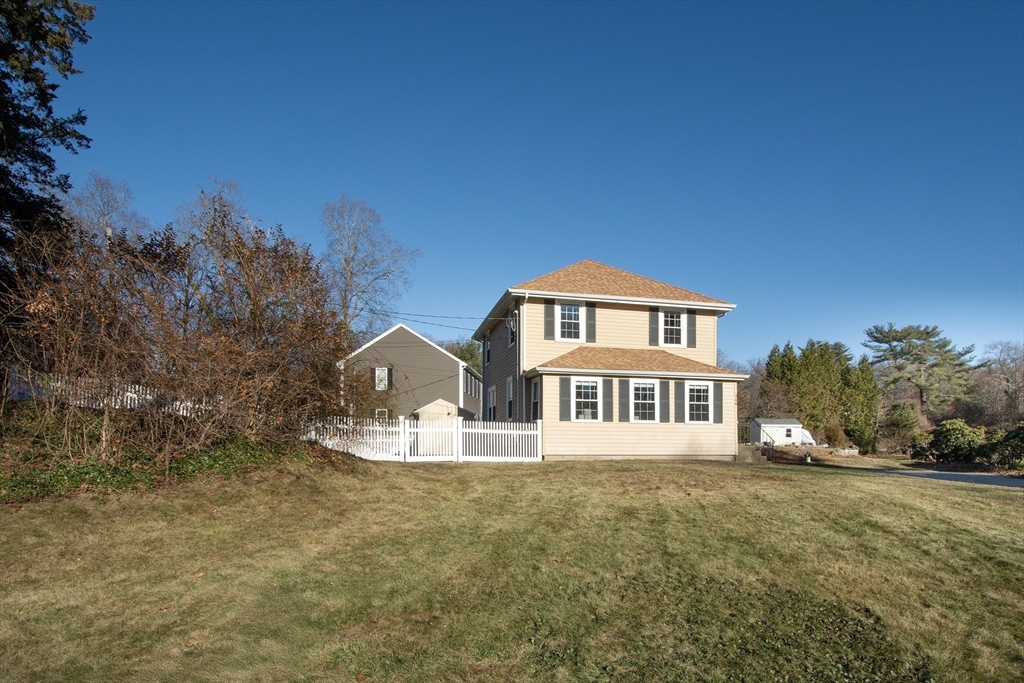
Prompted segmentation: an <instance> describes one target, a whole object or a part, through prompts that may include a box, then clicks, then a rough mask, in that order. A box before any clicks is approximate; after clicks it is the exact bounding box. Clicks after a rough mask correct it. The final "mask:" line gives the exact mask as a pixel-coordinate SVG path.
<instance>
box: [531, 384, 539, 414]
mask: <svg viewBox="0 0 1024 683" xmlns="http://www.w3.org/2000/svg"><path fill="white" fill-rule="evenodd" d="M530 419H531V420H533V421H534V422H536V421H537V420H539V419H540V379H534V380H532V381H531V382H530Z"/></svg>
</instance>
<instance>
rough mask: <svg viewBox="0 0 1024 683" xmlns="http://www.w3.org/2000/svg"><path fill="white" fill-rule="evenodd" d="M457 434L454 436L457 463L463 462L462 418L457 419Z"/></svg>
mask: <svg viewBox="0 0 1024 683" xmlns="http://www.w3.org/2000/svg"><path fill="white" fill-rule="evenodd" d="M454 427H455V434H454V435H453V438H454V443H453V444H452V445H453V446H454V450H455V462H462V418H461V417H457V418H455V425H454Z"/></svg>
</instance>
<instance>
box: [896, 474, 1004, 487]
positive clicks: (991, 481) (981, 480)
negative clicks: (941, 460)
mask: <svg viewBox="0 0 1024 683" xmlns="http://www.w3.org/2000/svg"><path fill="white" fill-rule="evenodd" d="M883 471H884V472H885V473H886V474H898V475H900V476H902V477H917V478H918V479H939V480H941V481H956V482H960V483H961V484H987V485H988V486H1011V487H1015V488H1024V477H1006V476H1003V475H1001V474H987V473H985V472H930V471H928V472H914V471H910V470H883Z"/></svg>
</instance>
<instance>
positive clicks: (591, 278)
mask: <svg viewBox="0 0 1024 683" xmlns="http://www.w3.org/2000/svg"><path fill="white" fill-rule="evenodd" d="M512 289H528V290H534V291H541V292H565V293H566V294H598V295H602V296H622V297H636V298H638V299H667V300H670V301H692V302H703V303H709V304H724V303H725V302H724V301H722V300H720V299H712V298H711V297H709V296H704V295H703V294H697V293H696V292H691V291H689V290H686V289H682V288H681V287H676V286H675V285H670V284H666V283H664V282H658V281H657V280H652V279H651V278H648V277H644V276H642V275H637V274H636V273H630V272H628V271H625V270H621V269H619V268H613V267H612V266H608V265H605V264H603V263H598V262H597V261H591V260H590V259H586V260H584V261H580V262H579V263H574V264H572V265H571V266H566V267H565V268H561V269H559V270H556V271H554V272H553V273H548V274H547V275H541V276H540V277H536V278H534V279H532V280H527V281H526V282H524V283H522V284H521V285H516V286H515V287H513V288H512Z"/></svg>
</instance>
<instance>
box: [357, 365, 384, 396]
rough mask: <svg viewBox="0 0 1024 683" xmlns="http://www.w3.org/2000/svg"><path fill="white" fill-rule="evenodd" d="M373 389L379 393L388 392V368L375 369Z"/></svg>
mask: <svg viewBox="0 0 1024 683" xmlns="http://www.w3.org/2000/svg"><path fill="white" fill-rule="evenodd" d="M363 376H364V377H365V376H366V375H363ZM373 388H374V389H375V390H377V391H387V390H388V369H387V368H374V369H373Z"/></svg>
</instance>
